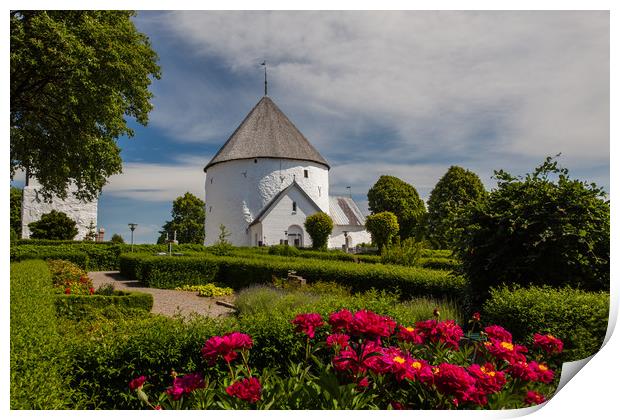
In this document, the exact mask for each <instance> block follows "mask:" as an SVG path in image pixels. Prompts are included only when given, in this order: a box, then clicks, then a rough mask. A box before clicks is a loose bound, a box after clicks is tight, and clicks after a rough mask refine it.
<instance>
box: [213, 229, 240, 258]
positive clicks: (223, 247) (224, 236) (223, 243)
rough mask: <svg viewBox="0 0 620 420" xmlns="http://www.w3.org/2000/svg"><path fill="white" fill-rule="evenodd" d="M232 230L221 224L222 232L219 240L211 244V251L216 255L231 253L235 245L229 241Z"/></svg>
mask: <svg viewBox="0 0 620 420" xmlns="http://www.w3.org/2000/svg"><path fill="white" fill-rule="evenodd" d="M229 236H230V232H229V231H228V230H227V229H226V226H224V225H220V234H219V236H218V240H217V242H216V243H215V244H214V245H213V246H211V252H212V253H214V254H215V255H230V254H231V252H232V251H233V249H234V247H233V246H232V244H231V243H230V242H229V241H228V237H229Z"/></svg>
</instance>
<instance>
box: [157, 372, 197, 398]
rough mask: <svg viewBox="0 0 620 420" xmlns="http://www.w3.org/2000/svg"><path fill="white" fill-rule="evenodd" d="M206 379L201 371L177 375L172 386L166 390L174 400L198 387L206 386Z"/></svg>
mask: <svg viewBox="0 0 620 420" xmlns="http://www.w3.org/2000/svg"><path fill="white" fill-rule="evenodd" d="M204 387H205V381H204V378H203V377H202V375H201V374H200V373H188V374H187V375H183V376H175V378H174V380H173V381H172V386H171V387H170V388H168V389H167V390H166V393H167V394H168V395H171V396H172V398H173V399H174V400H178V399H180V398H181V397H182V396H183V394H190V393H191V392H192V391H194V390H196V389H198V388H204Z"/></svg>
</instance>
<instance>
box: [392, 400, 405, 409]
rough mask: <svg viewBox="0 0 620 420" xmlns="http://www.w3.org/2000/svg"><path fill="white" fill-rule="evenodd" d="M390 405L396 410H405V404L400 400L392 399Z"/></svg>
mask: <svg viewBox="0 0 620 420" xmlns="http://www.w3.org/2000/svg"><path fill="white" fill-rule="evenodd" d="M390 405H391V406H392V408H393V409H394V410H405V405H404V404H403V403H400V402H398V401H391V402H390Z"/></svg>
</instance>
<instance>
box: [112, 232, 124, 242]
mask: <svg viewBox="0 0 620 420" xmlns="http://www.w3.org/2000/svg"><path fill="white" fill-rule="evenodd" d="M110 242H112V243H113V244H124V243H125V240H124V239H123V237H122V236H121V235H119V234H118V233H115V234H114V235H112V238H110Z"/></svg>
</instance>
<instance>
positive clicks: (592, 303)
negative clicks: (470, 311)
mask: <svg viewBox="0 0 620 420" xmlns="http://www.w3.org/2000/svg"><path fill="white" fill-rule="evenodd" d="M483 316H484V318H485V322H488V323H496V324H499V325H502V326H503V327H505V328H507V329H508V330H509V331H511V332H512V333H513V335H514V337H515V339H517V340H526V339H529V338H530V337H531V336H532V334H534V333H536V332H538V333H547V334H552V335H554V336H555V337H558V338H559V339H561V340H562V341H564V349H565V350H564V354H563V360H564V361H571V360H579V359H583V358H586V357H589V356H591V355H593V354H594V353H596V352H597V351H598V350H599V348H600V347H601V345H602V344H603V339H604V338H605V333H606V331H607V324H608V321H609V318H608V317H609V293H605V292H583V291H579V290H575V289H571V288H570V287H568V288H562V289H554V288H551V287H548V286H544V287H530V288H519V287H517V288H513V289H509V288H507V287H502V288H500V289H495V290H493V291H492V292H491V298H490V299H489V300H487V301H486V302H485V304H484V308H483Z"/></svg>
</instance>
